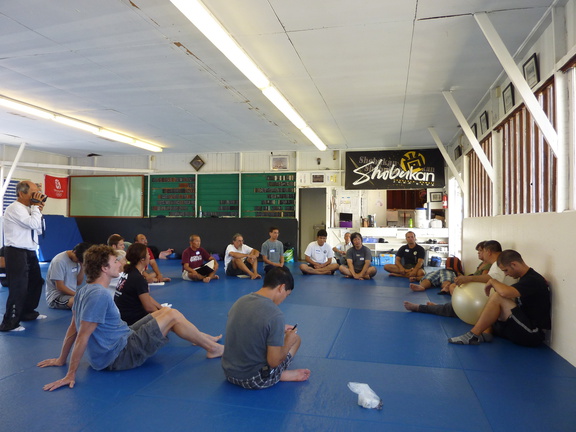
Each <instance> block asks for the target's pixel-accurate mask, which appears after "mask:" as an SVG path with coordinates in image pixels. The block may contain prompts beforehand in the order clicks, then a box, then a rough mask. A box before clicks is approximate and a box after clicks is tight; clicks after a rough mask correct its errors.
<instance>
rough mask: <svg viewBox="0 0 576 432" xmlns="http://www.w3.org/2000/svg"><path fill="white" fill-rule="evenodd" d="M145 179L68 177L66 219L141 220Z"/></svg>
mask: <svg viewBox="0 0 576 432" xmlns="http://www.w3.org/2000/svg"><path fill="white" fill-rule="evenodd" d="M143 209H144V176H141V175H133V176H71V177H70V198H69V200H68V215H69V216H72V217H78V216H103V217H111V216H112V217H142V216H143Z"/></svg>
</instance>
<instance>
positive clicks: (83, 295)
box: [38, 245, 224, 391]
mask: <svg viewBox="0 0 576 432" xmlns="http://www.w3.org/2000/svg"><path fill="white" fill-rule="evenodd" d="M120 267H121V263H120V260H119V259H118V257H117V256H116V253H115V251H114V249H112V248H111V247H110V246H104V245H96V246H92V247H90V249H88V250H87V251H86V253H85V254H84V271H85V273H86V280H87V282H88V284H87V285H84V286H83V287H80V288H79V289H78V291H77V292H76V296H75V300H74V305H73V306H72V321H71V322H70V326H69V327H68V330H67V331H66V336H65V337H64V343H63V345H62V351H61V352H60V357H58V358H53V359H47V360H43V361H41V362H40V363H38V366H39V367H47V366H64V365H65V364H66V361H67V359H68V354H69V353H70V351H72V355H71V357H70V364H69V366H68V373H67V374H66V376H65V377H64V378H62V379H60V380H58V381H54V382H52V383H50V384H46V385H45V386H44V390H49V391H52V390H56V389H57V388H59V387H62V386H68V387H70V388H73V387H74V384H75V383H76V370H77V369H78V365H79V364H80V360H81V359H82V356H83V355H84V352H86V353H87V354H88V356H87V357H88V362H89V363H90V366H92V367H93V368H94V369H96V370H103V369H106V370H125V369H132V368H135V367H138V366H140V365H141V364H142V363H144V362H145V361H146V359H148V358H149V357H151V356H152V355H154V354H155V353H156V351H158V349H160V348H161V347H162V346H164V345H165V344H166V343H167V342H168V337H167V336H168V333H169V332H170V331H172V332H174V333H176V335H178V336H180V337H181V338H182V339H185V340H187V341H189V342H191V343H192V344H194V345H198V346H200V347H202V348H204V349H205V350H206V357H208V358H216V357H221V356H222V353H223V352H224V345H220V344H218V343H217V341H218V340H219V339H220V338H221V337H222V335H219V336H210V335H208V334H206V333H202V332H201V331H200V330H198V328H196V326H195V325H194V324H192V323H191V322H190V321H188V320H187V319H186V318H185V317H184V315H182V314H181V313H180V312H179V311H177V310H176V309H172V308H169V307H163V308H162V309H160V310H157V311H156V312H153V313H151V314H148V315H146V316H145V317H144V318H142V319H141V320H140V321H138V322H136V323H135V324H134V325H132V326H131V327H128V325H127V324H126V323H125V322H124V321H122V319H121V318H120V311H119V310H118V308H117V307H116V304H114V299H113V298H112V296H111V295H110V290H109V289H108V285H109V284H110V279H112V278H114V277H118V275H119V274H120Z"/></svg>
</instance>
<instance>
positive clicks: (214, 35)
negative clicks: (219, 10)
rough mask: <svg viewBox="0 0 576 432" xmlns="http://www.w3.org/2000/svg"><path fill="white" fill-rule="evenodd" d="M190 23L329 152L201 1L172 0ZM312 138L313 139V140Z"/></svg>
mask: <svg viewBox="0 0 576 432" xmlns="http://www.w3.org/2000/svg"><path fill="white" fill-rule="evenodd" d="M170 1H171V2H172V4H174V6H176V8H178V10H180V12H182V14H183V15H184V16H185V17H186V18H188V20H189V21H190V22H191V23H192V24H194V26H196V28H197V29H198V30H200V31H201V32H202V33H203V34H204V36H206V38H207V39H208V40H209V41H210V42H212V43H213V44H214V46H215V47H216V48H218V49H219V50H220V52H222V54H224V55H225V56H226V58H228V60H230V61H231V62H232V64H233V65H234V66H236V67H237V68H238V69H239V70H240V72H242V73H243V74H244V75H245V76H246V78H248V79H249V80H250V81H251V82H252V84H254V85H255V86H256V87H257V88H258V89H260V90H261V91H262V93H264V96H266V97H267V98H268V99H269V100H270V101H271V102H272V103H273V104H274V105H275V106H276V108H278V109H279V110H280V112H281V113H282V114H284V115H285V116H286V118H288V120H290V121H291V122H292V123H293V124H294V126H296V127H297V128H298V129H300V131H302V133H303V134H304V135H305V136H306V137H307V138H308V139H309V140H310V141H312V144H314V145H315V146H316V147H318V149H319V150H322V151H323V150H326V145H325V144H324V143H323V142H322V140H321V139H320V138H318V136H317V135H316V134H315V133H314V131H313V130H312V129H310V127H309V126H308V125H307V124H306V122H305V121H304V119H303V118H302V117H301V116H300V115H299V114H298V113H297V112H296V110H295V109H294V108H293V107H292V105H290V102H288V101H287V100H286V98H285V97H284V96H282V94H281V93H280V92H279V91H278V90H277V89H276V88H275V87H274V86H272V85H271V84H270V80H269V79H268V77H267V76H266V75H265V74H264V72H262V71H261V70H260V68H259V67H258V66H256V63H254V61H253V60H252V59H251V58H250V57H248V55H247V54H246V53H245V52H244V50H243V49H242V47H241V46H240V45H238V43H237V42H236V41H235V40H234V39H233V38H232V36H230V34H229V33H228V32H227V31H226V29H225V28H224V27H223V26H222V24H220V22H219V21H218V20H217V19H216V18H215V17H214V15H212V13H211V12H210V11H209V10H208V9H207V8H206V6H204V4H203V3H202V2H200V1H198V0H170ZM311 137H312V138H311Z"/></svg>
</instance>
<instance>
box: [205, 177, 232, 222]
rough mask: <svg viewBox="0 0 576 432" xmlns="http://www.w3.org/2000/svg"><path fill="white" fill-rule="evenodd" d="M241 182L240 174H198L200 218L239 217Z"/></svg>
mask: <svg viewBox="0 0 576 432" xmlns="http://www.w3.org/2000/svg"><path fill="white" fill-rule="evenodd" d="M239 182H240V178H239V176H238V174H198V178H197V187H196V191H197V195H198V197H197V200H198V216H200V211H202V217H213V216H215V217H238V216H239V204H238V201H239V198H238V197H239V190H238V187H239Z"/></svg>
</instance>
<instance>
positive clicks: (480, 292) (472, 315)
mask: <svg viewBox="0 0 576 432" xmlns="http://www.w3.org/2000/svg"><path fill="white" fill-rule="evenodd" d="M485 286H486V284H484V283H482V282H468V283H466V284H462V285H460V286H457V287H456V289H454V292H453V293H452V307H453V308H454V312H456V315H458V318H460V319H461V320H462V321H464V322H465V323H468V324H472V325H474V324H476V321H478V318H480V314H481V313H482V311H483V310H484V306H486V302H487V301H488V297H487V296H486V294H485V293H484V287H485Z"/></svg>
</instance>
